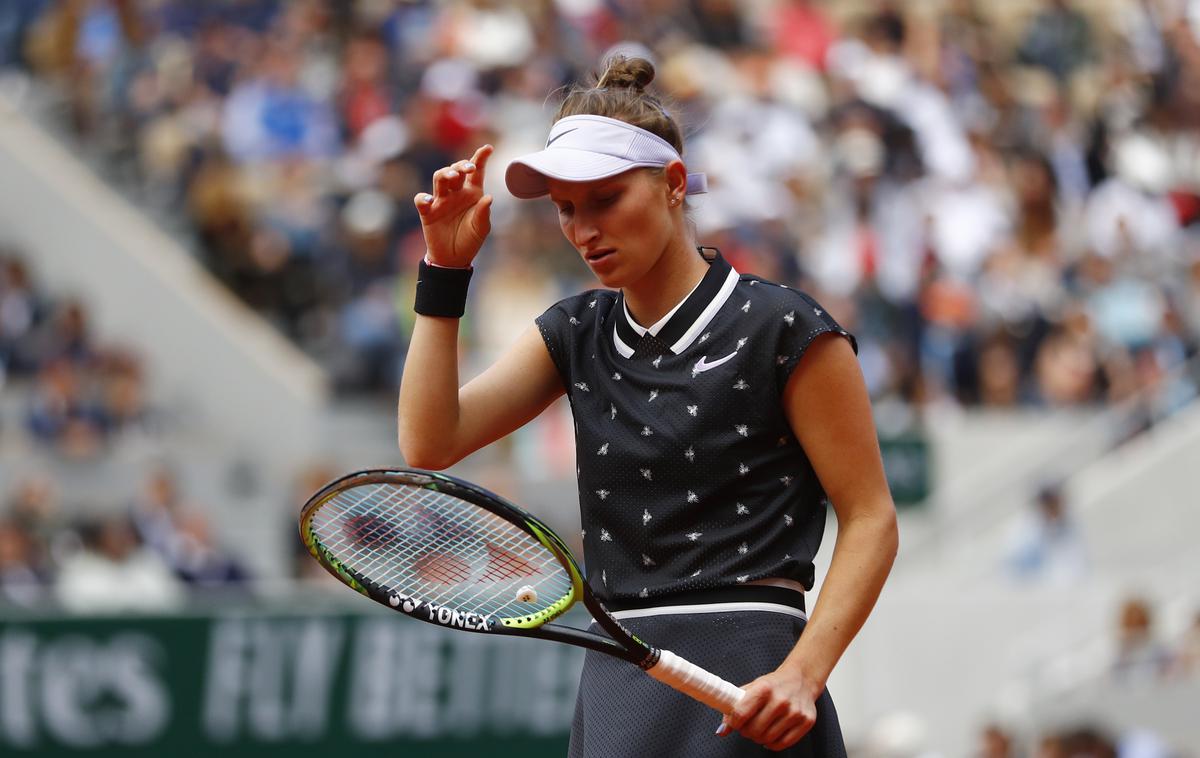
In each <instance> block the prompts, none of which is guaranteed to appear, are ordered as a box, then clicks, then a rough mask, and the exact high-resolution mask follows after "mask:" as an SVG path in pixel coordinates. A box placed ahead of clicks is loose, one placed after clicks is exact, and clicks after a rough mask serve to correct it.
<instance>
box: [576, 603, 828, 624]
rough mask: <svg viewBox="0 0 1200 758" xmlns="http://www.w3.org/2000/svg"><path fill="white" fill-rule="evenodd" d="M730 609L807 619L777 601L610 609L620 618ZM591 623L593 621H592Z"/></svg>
mask: <svg viewBox="0 0 1200 758" xmlns="http://www.w3.org/2000/svg"><path fill="white" fill-rule="evenodd" d="M730 611H765V612H767V613H782V614H784V615H787V616H793V617H795V618H798V619H801V620H802V621H807V620H808V616H807V615H806V614H805V613H804V611H802V610H800V609H799V608H793V607H791V606H790V605H781V604H779V603H760V602H744V603H743V602H737V603H695V604H692V605H664V606H659V607H657V608H631V609H629V610H625V611H612V617H613V618H615V619H617V620H621V619H636V618H645V617H647V616H675V615H679V614H683V613H729V612H730ZM592 623H595V622H594V621H593V622H592Z"/></svg>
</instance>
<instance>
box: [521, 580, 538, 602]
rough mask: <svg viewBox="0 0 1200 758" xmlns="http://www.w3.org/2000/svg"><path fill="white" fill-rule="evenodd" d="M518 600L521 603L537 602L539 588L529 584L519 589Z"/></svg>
mask: <svg viewBox="0 0 1200 758" xmlns="http://www.w3.org/2000/svg"><path fill="white" fill-rule="evenodd" d="M517 602H519V603H536V602H537V590H535V589H534V588H533V587H531V586H529V585H528V584H527V585H525V586H524V587H522V588H521V589H519V590H517Z"/></svg>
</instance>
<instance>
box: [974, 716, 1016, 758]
mask: <svg viewBox="0 0 1200 758" xmlns="http://www.w3.org/2000/svg"><path fill="white" fill-rule="evenodd" d="M975 754H976V756H977V758H1016V755H1017V753H1016V749H1015V747H1014V746H1013V738H1012V735H1010V734H1009V733H1008V731H1007V730H1005V729H1004V728H1003V727H1001V726H1000V725H999V724H988V725H987V726H985V727H984V728H983V731H982V732H981V733H980V735H979V749H978V750H977V751H976V753H975Z"/></svg>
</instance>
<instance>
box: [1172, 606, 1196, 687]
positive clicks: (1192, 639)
mask: <svg viewBox="0 0 1200 758" xmlns="http://www.w3.org/2000/svg"><path fill="white" fill-rule="evenodd" d="M1173 657H1174V667H1175V668H1174V670H1175V671H1176V672H1178V674H1179V675H1180V676H1184V677H1194V678H1196V679H1200V610H1197V611H1196V614H1195V615H1194V616H1193V617H1192V623H1191V625H1190V626H1189V627H1188V628H1187V629H1185V630H1184V632H1183V635H1182V636H1181V637H1180V638H1179V644H1178V646H1177V647H1176V650H1175V654H1174V656H1173Z"/></svg>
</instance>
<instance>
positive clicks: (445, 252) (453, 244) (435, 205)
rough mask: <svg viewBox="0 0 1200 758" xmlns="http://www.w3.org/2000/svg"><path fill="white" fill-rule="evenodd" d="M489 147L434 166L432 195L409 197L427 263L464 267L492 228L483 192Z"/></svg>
mask: <svg viewBox="0 0 1200 758" xmlns="http://www.w3.org/2000/svg"><path fill="white" fill-rule="evenodd" d="M493 149H494V148H493V147H492V146H491V145H484V146H483V147H481V148H479V149H478V150H476V151H475V155H473V156H471V159H470V160H466V161H458V162H457V163H455V164H454V165H452V166H446V167H445V168H441V169H438V170H437V171H435V172H434V174H433V194H432V195H430V194H428V193H424V192H422V193H420V194H418V195H417V196H416V197H415V198H413V202H414V203H415V204H416V206H417V213H418V214H419V215H420V216H421V231H422V232H423V233H424V235H425V248H426V251H427V252H428V255H429V262H430V263H434V264H437V265H439V266H451V267H454V268H466V267H467V266H470V265H471V261H473V260H474V259H475V256H476V255H478V254H479V248H480V247H481V246H482V245H483V241H484V240H485V239H486V238H487V236H488V232H490V231H491V229H492V221H491V208H492V196H491V195H485V194H483V170H484V167H485V166H486V165H487V160H488V158H489V157H490V156H491V154H492V151H493Z"/></svg>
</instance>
